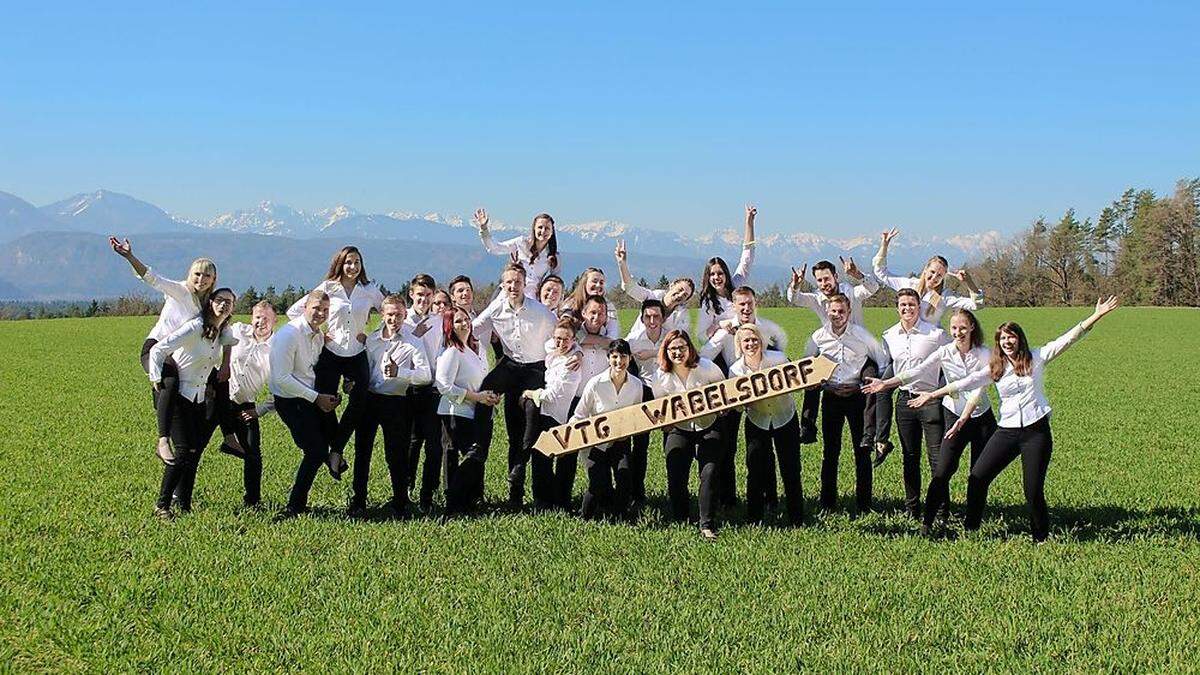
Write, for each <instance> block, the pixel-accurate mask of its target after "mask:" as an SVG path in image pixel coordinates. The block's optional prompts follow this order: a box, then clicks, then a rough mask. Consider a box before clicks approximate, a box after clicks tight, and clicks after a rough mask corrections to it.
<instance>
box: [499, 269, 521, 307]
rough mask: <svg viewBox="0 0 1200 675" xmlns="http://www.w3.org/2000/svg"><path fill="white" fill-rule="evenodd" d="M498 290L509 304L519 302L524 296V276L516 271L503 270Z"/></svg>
mask: <svg viewBox="0 0 1200 675" xmlns="http://www.w3.org/2000/svg"><path fill="white" fill-rule="evenodd" d="M500 288H501V289H503V290H504V295H505V296H506V297H507V298H508V300H509V302H512V303H518V302H520V301H521V299H522V298H523V297H524V296H525V275H524V274H521V273H520V272H518V271H516V270H505V271H504V274H501V275H500Z"/></svg>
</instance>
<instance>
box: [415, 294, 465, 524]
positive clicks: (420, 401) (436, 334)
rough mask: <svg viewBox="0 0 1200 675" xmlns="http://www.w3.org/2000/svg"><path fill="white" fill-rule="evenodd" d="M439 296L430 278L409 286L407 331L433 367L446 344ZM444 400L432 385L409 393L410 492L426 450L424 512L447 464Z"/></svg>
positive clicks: (420, 497)
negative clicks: (441, 411)
mask: <svg viewBox="0 0 1200 675" xmlns="http://www.w3.org/2000/svg"><path fill="white" fill-rule="evenodd" d="M438 292H439V291H438V288H437V282H436V281H434V279H433V277H431V276H429V275H428V274H417V275H415V276H414V277H413V278H412V280H411V281H409V283H408V297H409V298H410V299H411V300H412V307H411V310H410V311H409V312H408V315H407V318H405V319H404V327H405V328H406V329H408V332H409V334H410V335H411V336H412V337H413V338H415V339H417V341H418V342H419V343H420V344H421V345H422V346H423V348H424V350H425V359H426V361H428V362H429V363H430V364H434V363H437V359H438V357H439V356H441V354H442V351H443V350H444V349H445V341H446V340H445V336H444V335H443V333H442V327H443V325H442V324H443V322H444V320H443V312H442V311H439V310H438V309H436V307H435V303H436V299H437V297H438ZM469 313H470V312H469V311H468V314H469ZM440 398H441V397H440V395H439V394H438V389H437V387H435V386H434V385H433V384H432V383H426V384H419V385H415V386H413V387H412V388H410V389H409V393H408V406H409V409H410V410H411V414H412V425H411V427H412V432H411V433H410V435H409V441H408V446H407V448H406V449H405V456H406V457H407V462H408V468H409V472H408V489H409V490H410V491H415V490H416V485H417V466H418V465H421V448H422V447H424V448H425V463H424V465H421V490H420V492H419V494H418V502H417V503H418V505H419V507H420V509H421V510H422V511H428V510H429V509H430V508H432V505H433V495H434V493H435V492H437V489H438V481H439V480H440V478H439V476H440V472H441V471H442V466H443V464H444V462H443V461H442V457H443V455H444V453H445V448H443V447H442V429H441V425H440V424H439V423H438V417H437V411H438V405H439V404H440V403H441V401H440V400H439V399H440Z"/></svg>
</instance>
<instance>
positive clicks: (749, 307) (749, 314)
mask: <svg viewBox="0 0 1200 675" xmlns="http://www.w3.org/2000/svg"><path fill="white" fill-rule="evenodd" d="M757 309H758V302H757V301H756V300H755V299H754V296H753V295H751V294H749V293H734V294H733V311H734V314H735V315H737V319H738V323H754V319H755V317H756V312H757Z"/></svg>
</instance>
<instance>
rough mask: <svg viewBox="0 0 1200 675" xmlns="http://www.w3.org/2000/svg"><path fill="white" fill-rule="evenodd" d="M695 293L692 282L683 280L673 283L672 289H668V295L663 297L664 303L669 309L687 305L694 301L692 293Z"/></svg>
mask: <svg viewBox="0 0 1200 675" xmlns="http://www.w3.org/2000/svg"><path fill="white" fill-rule="evenodd" d="M694 292H695V291H694V289H693V288H692V284H691V283H690V282H687V281H683V280H679V281H673V282H671V285H670V287H668V288H667V294H666V295H665V296H663V303H664V304H666V305H667V306H668V307H674V306H676V305H683V304H687V301H688V300H691V299H692V293H694Z"/></svg>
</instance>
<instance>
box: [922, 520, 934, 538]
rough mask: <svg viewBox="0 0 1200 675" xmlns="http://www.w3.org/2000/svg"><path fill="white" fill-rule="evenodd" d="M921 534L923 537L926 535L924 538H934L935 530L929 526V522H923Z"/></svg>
mask: <svg viewBox="0 0 1200 675" xmlns="http://www.w3.org/2000/svg"><path fill="white" fill-rule="evenodd" d="M921 536H922V537H924V538H926V539H932V538H933V530H932V528H930V527H929V525H928V524H926V523H921Z"/></svg>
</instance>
